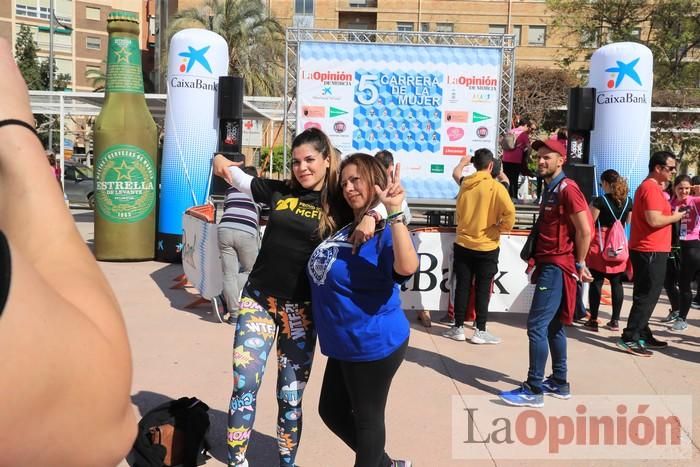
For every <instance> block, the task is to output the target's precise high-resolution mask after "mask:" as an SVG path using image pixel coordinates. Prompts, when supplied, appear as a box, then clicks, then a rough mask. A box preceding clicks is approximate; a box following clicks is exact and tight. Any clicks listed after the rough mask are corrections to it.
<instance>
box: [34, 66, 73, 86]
mask: <svg viewBox="0 0 700 467" xmlns="http://www.w3.org/2000/svg"><path fill="white" fill-rule="evenodd" d="M39 76H40V87H39V88H38V89H41V90H45V91H46V90H48V89H49V61H48V60H40V63H39ZM70 85H71V78H70V75H69V74H67V73H58V67H57V66H56V62H54V63H53V90H54V91H65V90H66V88H68V87H70Z"/></svg>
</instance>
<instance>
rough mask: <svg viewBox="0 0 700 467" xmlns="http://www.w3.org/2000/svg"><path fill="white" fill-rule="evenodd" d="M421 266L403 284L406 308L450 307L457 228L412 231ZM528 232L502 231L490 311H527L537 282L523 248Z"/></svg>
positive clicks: (430, 308) (440, 308)
mask: <svg viewBox="0 0 700 467" xmlns="http://www.w3.org/2000/svg"><path fill="white" fill-rule="evenodd" d="M411 236H412V238H413V242H414V245H415V246H416V251H417V252H418V258H419V261H420V266H419V268H418V272H416V274H414V275H413V277H412V278H411V279H409V280H408V282H406V284H404V286H403V287H402V291H403V293H402V294H401V302H402V303H403V307H404V308H405V309H411V310H442V311H447V304H448V299H449V294H450V292H451V289H452V287H453V285H452V284H453V283H454V278H453V277H452V245H453V244H454V239H455V234H454V232H449V233H445V232H411ZM526 238H527V237H525V236H520V235H518V236H516V235H502V236H501V251H500V254H499V258H498V274H496V276H495V277H494V285H493V295H492V296H491V301H490V304H489V311H496V312H504V311H508V312H516V313H517V312H522V313H527V312H528V311H529V309H530V303H531V302H532V294H533V292H534V285H532V284H528V276H527V274H525V268H526V265H525V263H524V262H523V261H522V260H521V259H520V250H522V248H523V245H524V244H525V239H526Z"/></svg>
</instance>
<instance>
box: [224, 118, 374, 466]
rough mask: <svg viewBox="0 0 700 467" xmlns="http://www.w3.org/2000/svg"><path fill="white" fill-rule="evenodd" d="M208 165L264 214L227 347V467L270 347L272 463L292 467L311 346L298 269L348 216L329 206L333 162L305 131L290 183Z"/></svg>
mask: <svg viewBox="0 0 700 467" xmlns="http://www.w3.org/2000/svg"><path fill="white" fill-rule="evenodd" d="M213 162H214V171H215V173H216V175H218V176H220V177H223V178H225V179H226V180H227V181H228V182H229V183H230V184H231V185H233V186H234V187H236V188H237V189H238V190H240V191H241V192H243V193H246V194H248V195H250V196H252V198H253V201H255V202H256V203H264V204H267V205H268V206H270V217H269V220H268V222H267V225H266V228H265V234H264V236H263V239H262V243H261V246H260V252H259V254H258V257H257V259H256V261H255V265H254V266H253V270H252V271H251V273H250V275H249V277H248V282H247V283H246V285H245V287H244V288H243V293H242V295H241V300H240V304H239V308H240V311H239V316H238V321H237V323H236V331H235V337H234V342H233V394H232V395H231V403H230V406H229V416H228V433H227V444H228V464H229V465H230V466H247V465H248V463H247V460H246V456H245V455H246V450H247V447H248V441H249V439H250V434H251V432H252V429H253V422H254V420H255V407H256V402H257V401H256V399H257V393H258V390H259V389H260V384H261V382H262V377H263V372H264V370H265V364H266V361H267V357H268V355H269V354H270V351H271V349H272V344H273V342H275V341H276V344H277V362H278V364H277V369H278V371H277V391H276V393H277V404H278V416H277V436H278V440H277V441H278V443H277V444H278V448H279V462H280V466H281V467H290V466H294V465H295V458H296V454H297V449H298V447H299V439H300V437H301V426H302V423H301V419H302V411H301V401H302V396H303V394H304V388H305V386H306V384H307V382H308V380H309V375H310V374H311V363H312V361H313V357H314V349H315V346H316V329H315V327H314V324H313V320H312V316H311V307H310V296H311V291H310V287H309V282H308V278H307V275H306V263H307V262H308V260H309V257H310V256H311V253H312V252H313V251H314V249H315V248H316V246H318V244H319V243H320V242H321V240H323V238H325V237H327V236H328V235H330V234H331V233H333V231H334V230H336V228H337V223H336V221H335V219H338V218H340V217H338V216H342V215H343V214H345V211H348V209H349V208H347V207H345V208H344V209H345V210H343V206H342V205H340V204H339V203H338V202H337V201H339V200H340V199H341V196H342V195H341V194H340V189H339V187H340V183H339V181H338V177H339V165H340V157H339V155H338V154H336V153H335V151H334V150H333V147H332V146H331V144H330V141H329V139H328V137H327V136H326V135H325V134H324V133H323V132H322V131H321V130H318V129H316V128H310V129H307V130H305V131H304V132H302V133H300V134H299V135H297V137H296V138H294V141H293V142H292V175H293V176H292V179H291V180H286V181H280V180H267V179H263V178H258V177H252V176H250V175H247V174H245V173H244V172H243V171H242V170H241V169H239V168H238V167H237V166H235V164H233V163H231V162H230V161H228V159H226V158H224V157H223V156H221V155H217V156H216V157H215V158H214V161H213ZM331 212H332V213H333V216H332V215H331ZM345 215H348V214H345ZM374 222H375V221H374V219H373V218H372V217H371V216H364V217H363V222H362V225H361V226H358V228H359V230H360V233H361V234H362V235H363V236H365V235H369V234H370V233H372V232H373V231H374ZM341 225H342V224H341Z"/></svg>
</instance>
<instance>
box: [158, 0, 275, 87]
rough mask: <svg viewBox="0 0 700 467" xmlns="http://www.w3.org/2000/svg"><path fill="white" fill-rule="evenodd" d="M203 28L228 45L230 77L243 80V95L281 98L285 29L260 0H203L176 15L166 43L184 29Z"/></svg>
mask: <svg viewBox="0 0 700 467" xmlns="http://www.w3.org/2000/svg"><path fill="white" fill-rule="evenodd" d="M193 27H194V28H205V29H211V30H212V31H214V32H216V33H217V34H219V35H220V36H222V37H223V38H224V39H226V42H227V43H228V48H229V74H231V75H237V76H241V77H242V78H243V79H244V80H245V92H246V95H249V96H250V95H272V96H274V95H280V94H281V93H282V82H283V81H282V78H283V76H284V75H283V73H284V69H283V63H284V28H283V27H282V26H281V25H280V23H279V22H277V20H275V19H274V18H271V17H270V16H268V15H267V13H266V11H265V7H264V6H263V2H261V1H260V0H206V1H205V2H204V3H203V4H202V5H201V6H199V7H195V8H189V9H186V10H182V11H180V12H178V13H177V14H176V15H175V16H174V17H173V20H172V22H171V25H170V28H169V30H168V40H170V38H171V37H172V36H173V34H175V33H176V32H178V31H180V30H182V29H185V28H193Z"/></svg>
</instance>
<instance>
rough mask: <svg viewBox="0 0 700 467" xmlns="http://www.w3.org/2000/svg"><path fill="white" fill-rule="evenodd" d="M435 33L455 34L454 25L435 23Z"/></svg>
mask: <svg viewBox="0 0 700 467" xmlns="http://www.w3.org/2000/svg"><path fill="white" fill-rule="evenodd" d="M435 31H436V32H455V25H454V24H452V23H437V24H436V25H435Z"/></svg>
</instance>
